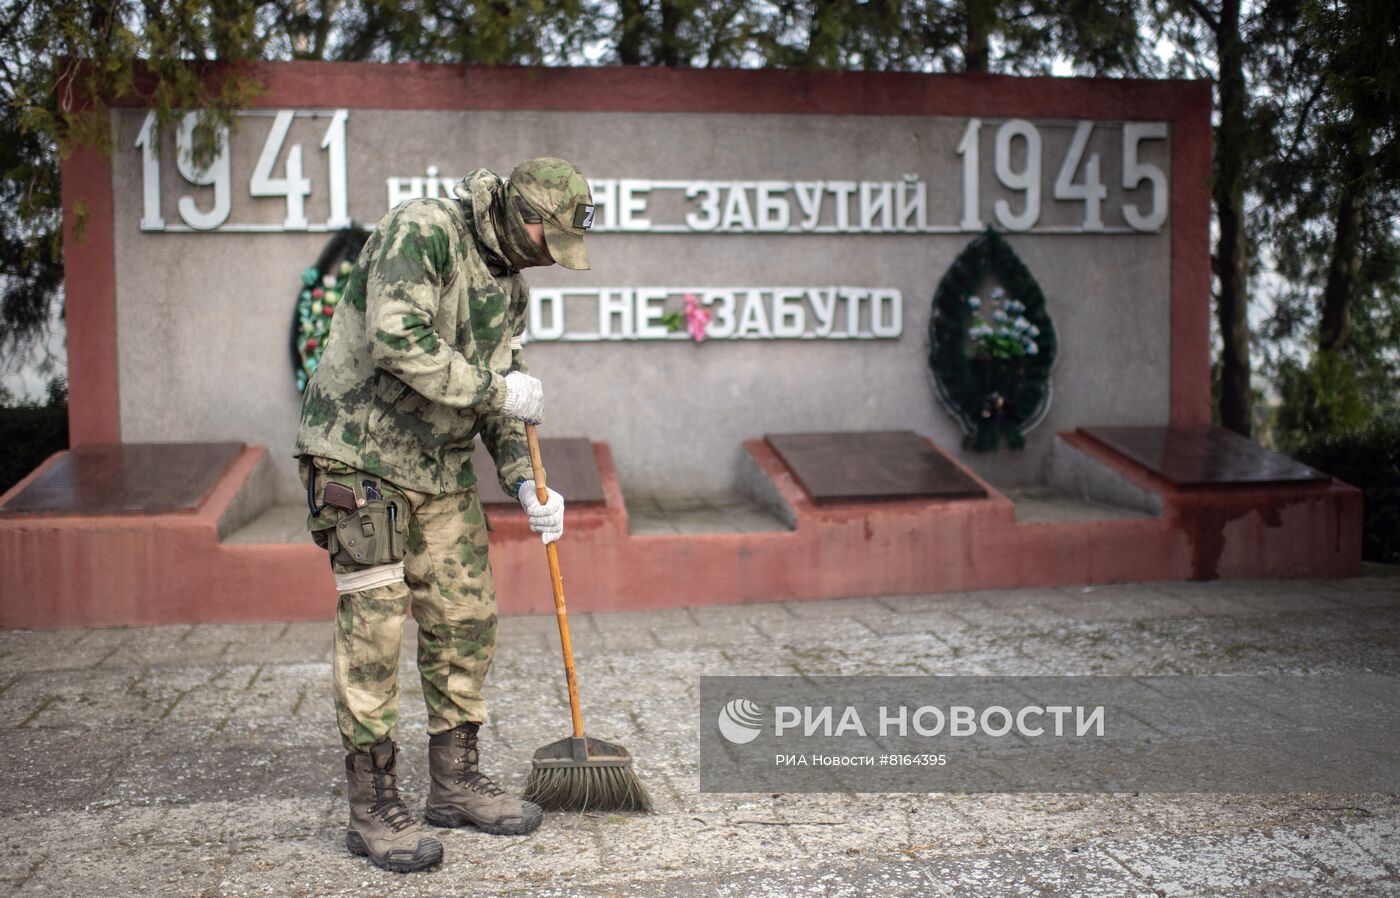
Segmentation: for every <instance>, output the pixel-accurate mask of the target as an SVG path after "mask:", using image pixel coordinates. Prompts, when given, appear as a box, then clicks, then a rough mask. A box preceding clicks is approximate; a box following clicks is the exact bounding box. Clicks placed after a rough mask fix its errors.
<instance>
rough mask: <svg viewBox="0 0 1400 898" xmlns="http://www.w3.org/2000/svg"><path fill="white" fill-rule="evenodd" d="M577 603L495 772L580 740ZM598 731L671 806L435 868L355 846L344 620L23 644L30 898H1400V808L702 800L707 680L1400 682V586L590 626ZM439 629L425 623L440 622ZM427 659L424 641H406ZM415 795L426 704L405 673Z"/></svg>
mask: <svg viewBox="0 0 1400 898" xmlns="http://www.w3.org/2000/svg"><path fill="white" fill-rule="evenodd" d="M553 628H554V622H553V618H552V617H540V618H508V619H506V620H505V621H503V622H502V624H501V642H502V645H501V649H500V652H499V654H498V661H497V664H496V667H495V669H494V670H493V672H492V682H491V684H490V692H489V699H490V700H491V702H492V707H493V709H494V712H493V713H494V714H495V715H496V716H495V721H494V722H493V724H492V725H491V727H490V731H489V735H488V740H487V741H486V744H485V750H486V760H487V762H488V766H489V767H490V768H492V769H494V770H495V771H499V772H500V774H501V777H500V779H502V780H503V781H504V784H505V785H506V786H507V787H509V788H512V789H519V787H520V786H521V784H522V783H523V780H524V775H525V772H526V770H527V767H528V759H529V756H530V753H531V752H532V751H533V750H534V748H535V747H536V746H538V745H540V744H543V743H545V742H548V741H551V740H553V739H555V738H558V737H560V736H562V735H565V729H566V726H567V719H568V718H567V712H566V711H565V709H564V705H563V696H562V690H561V689H560V687H559V669H558V668H559V664H558V660H557V653H556V649H555V641H554V634H553ZM576 630H577V633H576V636H575V639H576V643H577V645H578V649H579V655H580V678H581V682H582V686H583V690H584V698H585V703H586V710H587V712H588V719H589V722H590V724H591V726H590V729H591V730H592V731H593V732H594V733H595V734H596V735H599V736H604V737H610V738H613V739H616V740H618V741H620V742H622V743H624V744H626V745H627V746H629V747H630V748H631V749H632V750H633V752H634V754H636V756H637V757H638V758H639V760H640V765H641V770H642V772H643V774H644V775H645V778H646V780H647V782H648V783H649V785H650V787H651V789H652V792H653V794H654V795H655V797H656V799H657V802H658V805H659V811H658V813H656V814H655V815H652V816H648V817H639V816H625V815H608V814H602V815H599V814H588V815H582V816H580V815H576V814H552V815H550V816H549V817H547V819H546V822H545V824H544V826H543V827H542V828H541V829H540V831H539V832H538V833H536V834H534V835H533V836H530V837H525V838H514V839H510V838H502V837H491V836H485V835H481V834H478V833H475V832H462V831H444V835H443V841H444V845H445V847H446V854H447V858H446V862H445V863H444V864H443V866H442V867H441V868H439V869H438V870H437V871H435V872H432V873H428V874H418V875H414V876H410V877H403V876H398V875H395V874H391V873H384V872H381V871H379V870H377V869H375V868H373V867H371V866H369V865H368V864H367V863H366V862H365V861H363V860H361V859H357V858H352V857H350V856H349V855H348V854H347V853H346V852H345V850H344V848H343V847H342V839H343V832H344V815H345V812H344V809H343V806H342V802H343V798H342V797H341V790H342V776H343V773H342V769H341V755H340V753H339V745H338V742H337V740H336V737H335V734H334V722H333V717H332V713H331V709H330V700H329V693H328V685H327V681H328V678H329V675H330V673H329V670H330V669H329V664H328V652H329V628H328V625H326V624H314V625H308V624H296V625H287V624H265V625H230V626H196V627H162V628H151V629H124V630H123V629H118V630H88V631H74V632H59V633H38V632H8V633H0V720H3V721H4V723H3V724H0V752H2V753H3V784H4V788H3V791H2V792H0V810H3V817H0V893H7V892H13V893H15V894H18V895H25V896H38V895H53V896H58V895H62V896H75V895H81V896H110V898H115V896H134V895H142V896H146V895H172V896H175V895H179V896H187V895H188V896H263V895H276V896H311V895H356V896H370V895H390V894H392V895H407V896H437V895H471V896H483V895H493V894H496V895H518V896H546V895H599V896H602V895H619V896H622V895H637V896H661V895H666V896H677V898H681V896H685V898H690V896H730V895H732V896H753V895H774V896H777V895H801V896H807V895H811V896H844V895H880V896H889V895H921V896H923V895H927V896H942V895H969V896H977V898H997V896H1045V895H1057V896H1061V895H1062V896H1076V898H1077V896H1115V898H1124V896H1154V895H1162V896H1178V895H1181V896H1186V895H1232V896H1246V895H1248V896H1259V898H1276V896H1309V898H1312V896H1332V895H1367V896H1370V895H1376V896H1400V796H1396V795H1373V794H1372V795H1338V794H1282V795H1256V796H1238V795H1234V796H1232V795H1199V794H1197V795H1136V796H1134V795H1123V794H1114V795H1083V794H1066V795H1051V794H1041V795H897V796H858V795H844V794H837V795H817V796H810V795H786V794H783V795H771V796H770V795H746V796H728V795H711V794H700V793H699V792H698V790H697V783H698V777H697V771H696V759H695V743H696V733H695V714H696V711H695V692H696V680H695V678H696V677H697V676H698V675H700V674H706V673H751V674H781V673H786V674H792V673H806V674H814V673H851V674H915V673H919V674H922V673H937V674H956V673H965V674H1031V673H1038V674H1089V673H1137V674H1149V673H1150V674H1162V673H1207V672H1266V671H1267V672H1282V671H1297V672H1304V671H1310V672H1324V671H1362V670H1368V671H1378V672H1387V673H1396V672H1400V571H1396V570H1394V569H1382V568H1373V569H1368V572H1367V574H1366V576H1363V577H1361V578H1357V579H1349V580H1331V581H1287V582H1270V583H1207V584H1200V583H1165V584H1151V585H1126V586H1115V587H1109V588H1095V589H1083V590H1081V589H1063V590H1053V589H1039V590H1026V591H1019V592H996V593H975V594H965V595H947V596H932V597H908V598H895V599H864V600H851V601H839V602H806V603H789V604H772V605H755V606H745V607H720V608H698V609H691V610H680V611H671V612H657V613H639V614H612V615H597V616H589V615H580V616H578V617H577V619H576ZM409 635H410V636H411V634H409ZM407 644H411V640H410V641H409V642H406V645H407ZM404 669H405V671H406V672H408V673H409V674H410V676H406V677H405V678H404V696H403V701H404V710H405V712H406V713H405V718H406V719H405V722H404V724H403V726H402V728H401V741H402V743H403V744H404V746H405V748H406V755H405V756H404V764H405V766H406V775H405V786H406V789H407V792H408V793H409V795H411V796H412V797H413V799H414V803H415V806H417V807H421V800H422V795H423V789H424V767H425V765H426V758H425V754H426V746H425V741H426V740H425V739H424V738H423V737H422V736H421V733H422V731H423V726H424V723H425V718H424V713H423V709H422V704H421V692H420V691H419V689H418V686H417V683H416V677H412V676H411V673H412V665H411V662H410V661H409V660H408V659H407V657H406V658H405V668H404Z"/></svg>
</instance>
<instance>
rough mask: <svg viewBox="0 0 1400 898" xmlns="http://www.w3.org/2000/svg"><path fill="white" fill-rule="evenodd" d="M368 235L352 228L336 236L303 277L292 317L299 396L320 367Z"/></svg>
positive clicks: (293, 351)
mask: <svg viewBox="0 0 1400 898" xmlns="http://www.w3.org/2000/svg"><path fill="white" fill-rule="evenodd" d="M369 234H370V232H369V231H367V230H365V229H364V228H358V227H355V226H353V225H352V226H351V227H349V228H346V229H345V230H343V231H338V232H336V234H335V236H333V237H332V238H331V239H330V241H329V242H327V243H326V246H325V249H323V250H321V255H320V257H319V258H318V259H317V260H316V264H315V265H312V266H311V267H310V268H307V269H306V270H305V271H303V272H302V273H301V287H300V289H298V291H297V301H296V311H295V312H294V314H293V315H292V371H293V372H295V376H296V382H297V392H299V393H304V392H306V384H307V383H308V382H309V381H310V380H311V375H312V374H314V373H315V371H316V366H317V365H318V364H320V361H321V353H323V352H325V350H326V339H327V338H328V337H329V336H330V332H331V319H332V318H333V317H334V316H335V307H336V306H337V305H338V304H339V303H340V298H341V297H342V296H344V295H345V285H346V283H347V282H348V281H349V280H350V272H351V271H352V270H353V269H354V267H355V258H356V257H357V256H359V254H360V249H361V247H363V246H364V245H365V241H366V240H368V239H369Z"/></svg>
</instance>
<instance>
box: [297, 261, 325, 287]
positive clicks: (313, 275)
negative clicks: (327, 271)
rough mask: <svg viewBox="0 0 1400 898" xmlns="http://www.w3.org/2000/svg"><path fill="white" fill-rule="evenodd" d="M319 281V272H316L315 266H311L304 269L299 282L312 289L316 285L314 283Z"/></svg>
mask: <svg viewBox="0 0 1400 898" xmlns="http://www.w3.org/2000/svg"><path fill="white" fill-rule="evenodd" d="M320 279H321V272H319V271H317V270H316V266H315V265H312V266H311V267H310V268H308V269H306V270H305V271H303V272H302V273H301V282H302V283H303V284H305V285H306V286H308V287H314V286H315V285H316V282H317V281H319V280H320Z"/></svg>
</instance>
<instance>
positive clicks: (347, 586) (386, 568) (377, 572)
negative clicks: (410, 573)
mask: <svg viewBox="0 0 1400 898" xmlns="http://www.w3.org/2000/svg"><path fill="white" fill-rule="evenodd" d="M402 582H403V562H402V561H400V562H399V563H398V564H381V565H377V566H375V567H367V568H365V569H364V570H362V571H350V572H349V573H345V574H336V575H335V591H336V592H359V591H360V590H362V589H374V588H375V587H376V586H391V585H393V584H395V583H402Z"/></svg>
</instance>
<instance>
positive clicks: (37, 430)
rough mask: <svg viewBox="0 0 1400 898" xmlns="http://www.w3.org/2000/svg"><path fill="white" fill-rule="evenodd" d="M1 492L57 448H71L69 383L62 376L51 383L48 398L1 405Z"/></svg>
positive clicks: (57, 449)
mask: <svg viewBox="0 0 1400 898" xmlns="http://www.w3.org/2000/svg"><path fill="white" fill-rule="evenodd" d="M0 446H4V447H5V451H4V452H0V493H3V492H5V491H6V490H8V489H9V488H10V487H12V486H14V485H15V484H16V483H19V482H20V481H21V480H23V479H24V477H25V475H26V474H28V473H29V472H30V471H32V470H34V469H35V468H37V467H39V465H40V464H41V463H42V462H43V461H44V459H46V458H48V457H49V456H50V455H53V454H54V453H55V452H60V451H62V450H64V449H67V448H68V385H67V384H66V383H65V382H64V381H63V379H62V378H54V380H53V381H52V382H50V384H49V398H48V402H46V403H45V404H44V405H40V404H39V403H37V402H23V403H19V404H17V405H11V404H4V405H0Z"/></svg>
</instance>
